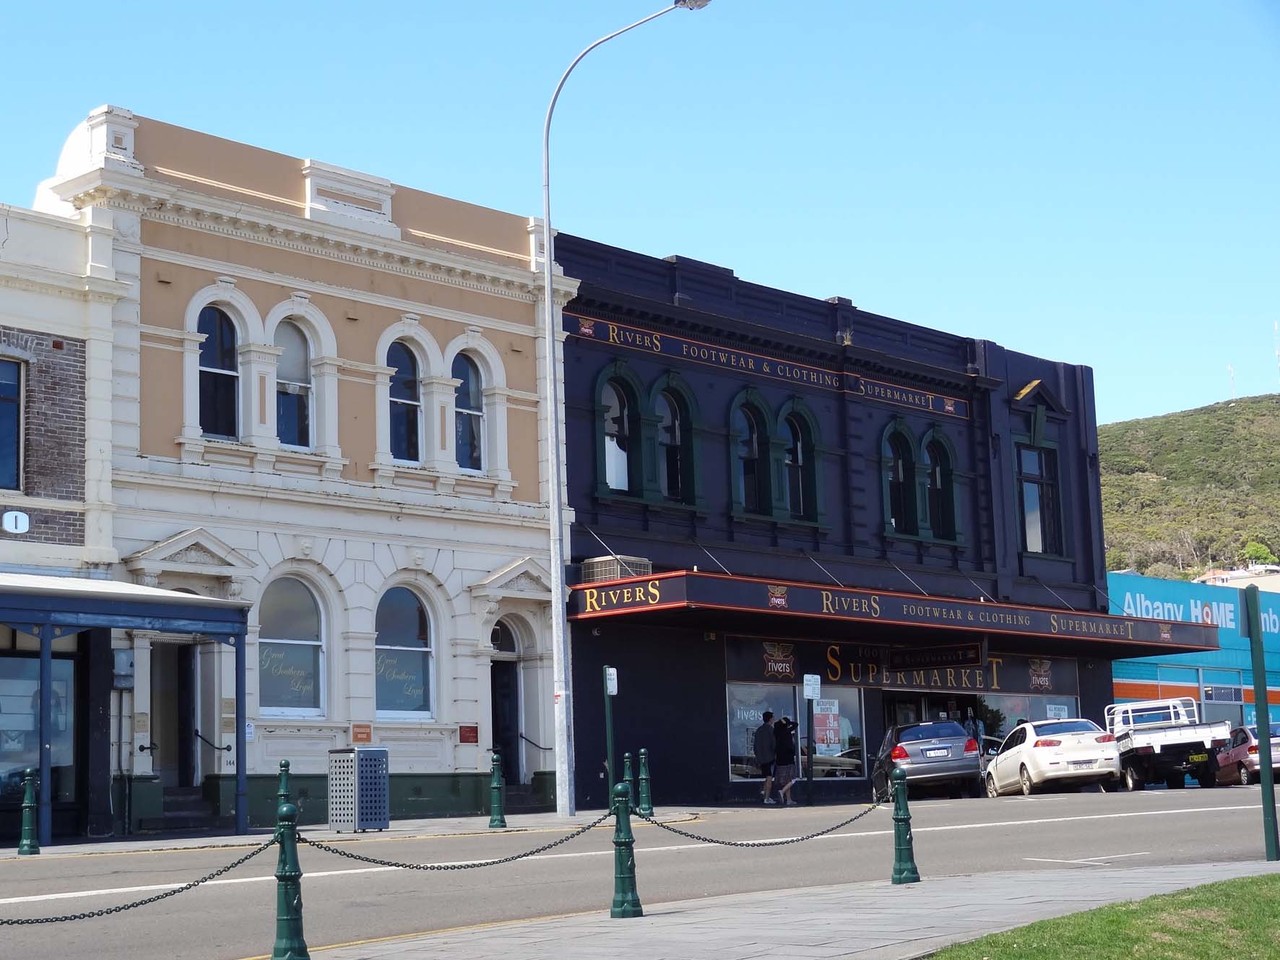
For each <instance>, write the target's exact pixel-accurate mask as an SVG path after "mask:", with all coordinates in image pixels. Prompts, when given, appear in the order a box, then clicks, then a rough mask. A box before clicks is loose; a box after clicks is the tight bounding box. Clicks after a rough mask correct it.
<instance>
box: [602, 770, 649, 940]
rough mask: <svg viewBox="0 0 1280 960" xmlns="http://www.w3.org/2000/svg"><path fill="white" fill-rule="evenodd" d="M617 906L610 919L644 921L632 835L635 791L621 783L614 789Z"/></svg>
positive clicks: (614, 907)
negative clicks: (633, 795)
mask: <svg viewBox="0 0 1280 960" xmlns="http://www.w3.org/2000/svg"><path fill="white" fill-rule="evenodd" d="M613 816H614V829H613V906H612V907H611V908H610V909H609V916H610V917H614V918H618V917H643V916H644V908H643V907H641V906H640V894H638V893H637V892H636V856H635V845H636V838H635V836H634V835H633V834H632V833H631V788H630V787H628V786H627V785H626V784H625V783H620V784H618V785H617V786H616V787H614V788H613Z"/></svg>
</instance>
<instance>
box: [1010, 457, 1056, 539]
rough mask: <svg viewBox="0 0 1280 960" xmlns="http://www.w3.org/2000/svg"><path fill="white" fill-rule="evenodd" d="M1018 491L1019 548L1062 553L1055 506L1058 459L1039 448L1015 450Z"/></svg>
mask: <svg viewBox="0 0 1280 960" xmlns="http://www.w3.org/2000/svg"><path fill="white" fill-rule="evenodd" d="M1018 492H1019V497H1020V501H1021V508H1022V549H1024V550H1026V551H1027V552H1028V553H1049V554H1057V555H1061V553H1062V518H1061V513H1060V509H1059V504H1058V457H1057V454H1056V453H1055V452H1054V451H1053V450H1049V449H1045V448H1043V447H1030V446H1019V447H1018Z"/></svg>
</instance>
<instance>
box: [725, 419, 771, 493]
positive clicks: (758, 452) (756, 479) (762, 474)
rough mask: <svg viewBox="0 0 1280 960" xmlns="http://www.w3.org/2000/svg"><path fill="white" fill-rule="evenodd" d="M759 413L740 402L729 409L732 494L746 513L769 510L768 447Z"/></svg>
mask: <svg viewBox="0 0 1280 960" xmlns="http://www.w3.org/2000/svg"><path fill="white" fill-rule="evenodd" d="M760 424H761V419H760V414H759V413H758V412H757V411H756V410H755V408H753V407H750V406H747V405H745V404H744V405H743V406H740V407H738V408H737V409H736V410H734V412H733V456H734V495H735V499H736V500H737V502H738V503H739V504H740V505H741V506H742V509H743V510H744V511H745V512H747V513H769V512H770V506H771V501H770V499H769V472H768V457H767V453H768V448H767V446H766V442H765V439H764V431H763V430H762V429H761V427H760Z"/></svg>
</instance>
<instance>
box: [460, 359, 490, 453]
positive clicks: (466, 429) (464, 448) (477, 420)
mask: <svg viewBox="0 0 1280 960" xmlns="http://www.w3.org/2000/svg"><path fill="white" fill-rule="evenodd" d="M453 379H455V380H457V381H458V386H457V387H456V388H455V390H454V400H453V411H454V412H453V426H454V450H455V453H456V454H457V460H458V466H460V467H462V468H463V469H464V470H481V469H483V468H484V456H483V453H482V451H483V449H484V383H483V381H482V380H481V378H480V369H479V367H477V366H476V363H475V361H474V360H472V359H471V358H470V357H468V356H467V355H466V354H463V353H460V354H458V355H457V356H456V357H454V358H453Z"/></svg>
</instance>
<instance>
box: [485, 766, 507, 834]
mask: <svg viewBox="0 0 1280 960" xmlns="http://www.w3.org/2000/svg"><path fill="white" fill-rule="evenodd" d="M506 825H507V818H506V815H505V814H504V813H503V812H502V757H500V756H499V755H498V751H497V750H495V751H493V765H492V767H491V768H490V770H489V829H490V830H493V829H495V828H497V827H505V826H506Z"/></svg>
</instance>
